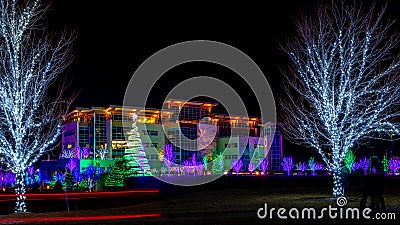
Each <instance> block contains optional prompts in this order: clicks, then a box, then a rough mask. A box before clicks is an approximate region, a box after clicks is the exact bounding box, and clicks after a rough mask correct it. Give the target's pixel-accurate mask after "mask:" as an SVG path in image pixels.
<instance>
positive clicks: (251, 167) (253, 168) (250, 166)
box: [247, 162, 257, 175]
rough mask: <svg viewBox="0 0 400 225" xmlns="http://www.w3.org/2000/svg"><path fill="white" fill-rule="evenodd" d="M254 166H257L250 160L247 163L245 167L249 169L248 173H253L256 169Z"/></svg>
mask: <svg viewBox="0 0 400 225" xmlns="http://www.w3.org/2000/svg"><path fill="white" fill-rule="evenodd" d="M256 168H257V166H256V164H254V163H252V162H250V163H249V165H248V166H247V169H248V170H249V172H250V175H252V174H253V172H254V170H256Z"/></svg>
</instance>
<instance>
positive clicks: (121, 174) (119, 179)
mask: <svg viewBox="0 0 400 225" xmlns="http://www.w3.org/2000/svg"><path fill="white" fill-rule="evenodd" d="M126 174H127V171H126V160H125V159H119V160H117V161H116V162H115V164H114V166H113V167H112V168H111V172H110V174H109V175H108V176H107V179H106V182H105V184H104V185H105V186H106V187H124V186H125V182H124V180H125V177H126Z"/></svg>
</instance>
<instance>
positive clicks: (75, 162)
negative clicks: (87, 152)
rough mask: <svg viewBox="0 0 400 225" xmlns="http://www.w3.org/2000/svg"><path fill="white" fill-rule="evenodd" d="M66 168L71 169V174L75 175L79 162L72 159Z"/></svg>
mask: <svg viewBox="0 0 400 225" xmlns="http://www.w3.org/2000/svg"><path fill="white" fill-rule="evenodd" d="M65 167H66V168H68V169H69V172H71V173H73V171H74V169H75V168H76V167H77V160H75V159H73V158H70V159H69V160H68V163H67V165H65Z"/></svg>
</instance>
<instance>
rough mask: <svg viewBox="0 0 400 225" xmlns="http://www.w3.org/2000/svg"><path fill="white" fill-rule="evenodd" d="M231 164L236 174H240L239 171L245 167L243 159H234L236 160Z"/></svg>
mask: <svg viewBox="0 0 400 225" xmlns="http://www.w3.org/2000/svg"><path fill="white" fill-rule="evenodd" d="M231 166H232V168H233V170H235V172H236V175H239V172H240V170H241V169H242V167H243V162H242V160H241V159H234V160H232V164H231Z"/></svg>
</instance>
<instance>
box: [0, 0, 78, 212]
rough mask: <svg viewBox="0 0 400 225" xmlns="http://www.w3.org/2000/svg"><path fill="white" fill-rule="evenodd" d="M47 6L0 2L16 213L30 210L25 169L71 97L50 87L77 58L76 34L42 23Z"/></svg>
mask: <svg viewBox="0 0 400 225" xmlns="http://www.w3.org/2000/svg"><path fill="white" fill-rule="evenodd" d="M46 9H47V7H43V6H41V4H40V1H39V0H27V1H17V0H15V1H11V0H1V1H0V11H1V14H0V158H1V159H2V163H4V164H5V165H6V167H7V168H8V169H9V170H12V171H13V172H14V173H16V174H17V179H16V182H17V184H16V189H15V192H16V195H17V203H16V209H15V212H17V213H20V212H25V211H26V205H25V184H24V179H23V177H24V174H25V172H26V170H27V168H28V167H29V166H31V165H32V164H33V163H35V162H36V161H37V160H38V159H39V158H40V157H41V156H42V155H43V153H44V152H46V151H49V150H52V147H54V144H55V142H56V140H57V138H58V136H59V134H60V132H61V122H62V121H61V115H65V113H66V112H67V111H68V106H69V104H70V101H69V100H68V101H64V100H62V99H61V94H62V92H63V90H64V88H63V85H60V86H58V87H54V89H55V90H57V91H58V93H57V94H56V96H55V97H54V98H51V97H50V96H49V91H48V90H49V88H50V87H51V86H52V85H55V84H56V83H55V81H56V80H57V78H58V77H59V75H60V74H61V72H62V71H63V70H64V69H65V67H66V66H67V65H69V63H70V62H71V61H72V54H71V47H70V46H71V42H72V39H73V38H72V36H68V35H66V33H63V34H62V35H60V39H59V40H54V39H53V37H54V35H46V33H45V29H44V26H43V24H39V22H40V21H41V19H42V18H41V17H42V15H43V13H44V11H46Z"/></svg>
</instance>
